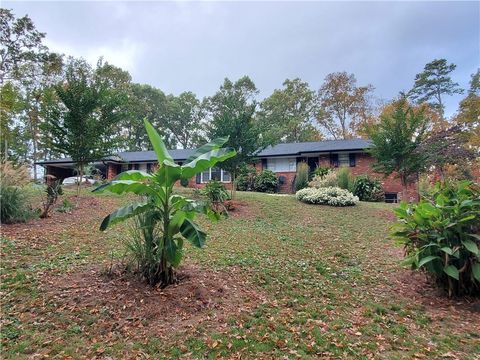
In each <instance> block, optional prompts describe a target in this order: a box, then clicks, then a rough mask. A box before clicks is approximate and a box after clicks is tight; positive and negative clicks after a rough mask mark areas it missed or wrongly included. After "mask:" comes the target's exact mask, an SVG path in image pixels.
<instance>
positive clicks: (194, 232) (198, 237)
mask: <svg viewBox="0 0 480 360" xmlns="http://www.w3.org/2000/svg"><path fill="white" fill-rule="evenodd" d="M180 232H181V233H182V235H183V237H184V238H185V239H187V240H188V241H190V242H191V243H192V244H193V245H194V246H196V247H199V248H201V247H203V245H204V244H205V239H206V238H207V234H206V233H204V232H203V231H202V230H200V228H199V227H198V225H197V224H195V223H194V222H193V221H192V220H190V219H188V218H186V219H185V220H184V222H183V224H182V226H181V228H180Z"/></svg>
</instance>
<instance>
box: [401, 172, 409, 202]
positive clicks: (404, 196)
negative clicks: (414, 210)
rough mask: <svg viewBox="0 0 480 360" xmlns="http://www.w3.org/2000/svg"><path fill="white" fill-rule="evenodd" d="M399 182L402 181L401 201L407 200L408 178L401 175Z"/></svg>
mask: <svg viewBox="0 0 480 360" xmlns="http://www.w3.org/2000/svg"><path fill="white" fill-rule="evenodd" d="M400 182H401V183H402V201H405V202H408V180H407V178H406V176H402V177H401V178H400Z"/></svg>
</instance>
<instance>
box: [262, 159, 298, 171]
mask: <svg viewBox="0 0 480 360" xmlns="http://www.w3.org/2000/svg"><path fill="white" fill-rule="evenodd" d="M267 169H268V170H271V171H273V172H295V171H297V160H296V159H295V158H270V159H267Z"/></svg>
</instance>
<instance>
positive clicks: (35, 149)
mask: <svg viewBox="0 0 480 360" xmlns="http://www.w3.org/2000/svg"><path fill="white" fill-rule="evenodd" d="M62 70H63V57H62V56H60V55H58V54H54V53H50V54H48V56H45V58H44V59H43V61H42V62H29V63H26V64H24V65H22V66H21V67H19V68H18V73H19V76H20V77H21V79H20V80H19V83H20V84H21V95H22V97H23V102H24V104H25V106H24V109H23V110H24V111H23V112H22V113H21V115H20V117H21V119H22V121H23V123H24V124H25V128H26V133H27V134H28V138H29V145H31V157H30V159H31V160H32V162H33V164H35V162H36V161H38V160H39V159H40V156H39V155H41V153H42V152H43V151H45V150H46V146H45V145H46V144H44V143H45V139H44V136H43V135H44V134H43V132H42V131H41V130H42V125H43V123H44V122H45V115H46V112H47V110H46V109H47V108H49V107H51V106H54V105H52V104H51V102H56V101H58V98H57V97H56V96H55V95H54V92H55V90H54V85H55V84H56V83H58V81H60V79H61V74H62ZM33 177H34V179H35V180H37V166H36V165H33Z"/></svg>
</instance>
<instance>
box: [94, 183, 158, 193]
mask: <svg viewBox="0 0 480 360" xmlns="http://www.w3.org/2000/svg"><path fill="white" fill-rule="evenodd" d="M93 191H95V192H104V191H110V192H112V193H114V194H123V193H126V192H131V193H134V194H137V195H155V192H154V190H153V189H152V188H150V187H149V186H148V185H147V184H145V183H143V182H139V181H133V180H114V181H112V182H109V183H107V184H104V185H101V186H99V187H98V188H96V189H95V190H93Z"/></svg>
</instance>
